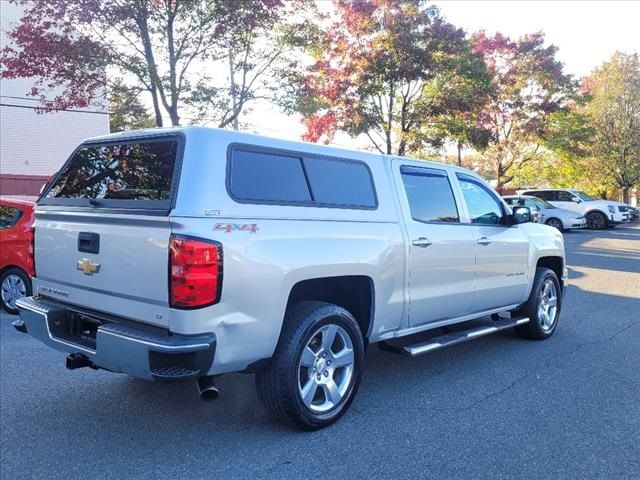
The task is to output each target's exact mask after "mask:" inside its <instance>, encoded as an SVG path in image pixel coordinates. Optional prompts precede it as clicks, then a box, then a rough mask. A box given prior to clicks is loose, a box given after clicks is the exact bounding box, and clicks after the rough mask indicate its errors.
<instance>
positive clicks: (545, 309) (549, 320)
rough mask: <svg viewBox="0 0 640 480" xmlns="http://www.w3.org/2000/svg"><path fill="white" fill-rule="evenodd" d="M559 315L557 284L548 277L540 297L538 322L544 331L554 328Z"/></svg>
mask: <svg viewBox="0 0 640 480" xmlns="http://www.w3.org/2000/svg"><path fill="white" fill-rule="evenodd" d="M557 316H558V291H557V289H556V284H555V283H554V282H553V280H551V279H550V278H548V279H547V280H545V282H544V284H543V285H542V288H541V289H540V295H539V297H538V323H539V325H540V328H541V329H542V330H543V331H544V332H549V331H551V330H552V329H553V326H554V325H555V323H556V319H557Z"/></svg>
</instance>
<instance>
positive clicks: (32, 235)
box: [27, 227, 36, 277]
mask: <svg viewBox="0 0 640 480" xmlns="http://www.w3.org/2000/svg"><path fill="white" fill-rule="evenodd" d="M35 244H36V227H31V228H30V229H29V247H28V248H27V254H28V255H27V265H28V266H29V269H30V270H31V272H29V274H30V275H32V276H34V277H35V276H36V245H35Z"/></svg>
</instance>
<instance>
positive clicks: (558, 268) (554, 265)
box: [536, 255, 564, 290]
mask: <svg viewBox="0 0 640 480" xmlns="http://www.w3.org/2000/svg"><path fill="white" fill-rule="evenodd" d="M540 267H544V268H549V269H551V270H553V272H554V273H555V274H556V276H557V277H558V282H560V288H561V289H562V290H564V280H563V278H562V275H563V272H564V259H563V258H562V257H560V256H552V255H550V256H544V257H540V258H538V261H537V262H536V268H540Z"/></svg>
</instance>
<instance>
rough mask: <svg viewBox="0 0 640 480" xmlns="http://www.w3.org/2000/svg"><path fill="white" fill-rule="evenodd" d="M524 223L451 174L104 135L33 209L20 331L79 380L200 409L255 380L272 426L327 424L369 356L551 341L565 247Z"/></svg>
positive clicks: (433, 167)
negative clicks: (99, 377) (167, 395)
mask: <svg viewBox="0 0 640 480" xmlns="http://www.w3.org/2000/svg"><path fill="white" fill-rule="evenodd" d="M529 220H530V211H529V209H528V208H526V207H525V208H523V207H514V210H513V211H512V210H511V209H510V208H509V207H508V206H507V205H506V204H505V203H504V201H503V200H502V199H501V198H500V197H499V196H498V195H497V194H496V193H495V192H494V191H493V190H492V189H491V188H490V187H488V186H487V184H486V183H485V182H484V181H483V180H482V179H481V178H480V177H479V176H478V175H476V174H475V173H473V172H471V171H468V170H465V169H462V168H458V167H454V166H450V165H444V164H440V163H433V162H427V161H419V160H412V159H408V158H400V157H393V156H386V155H380V154H375V153H370V152H360V151H351V150H346V149H338V148H332V147H326V146H320V145H315V144H306V143H300V142H291V141H285V140H277V139H272V138H267V137H262V136H256V135H250V134H245V133H239V132H233V131H226V130H216V129H209V128H202V127H184V128H171V129H151V130H141V131H132V132H127V133H121V134H114V135H108V136H104V137H99V138H93V139H90V140H87V141H85V142H83V143H82V144H81V145H80V146H78V148H77V149H76V150H75V151H74V152H73V154H72V155H71V157H70V158H69V160H68V161H67V163H66V164H65V165H64V167H63V168H62V169H61V171H60V172H59V173H58V174H57V176H56V177H55V178H54V179H53V180H52V181H51V182H50V184H49V185H48V186H47V187H46V189H45V190H44V191H43V193H42V195H41V196H40V198H39V200H38V202H37V206H36V227H35V265H36V275H35V278H34V279H33V282H34V287H33V288H34V290H33V293H34V294H33V296H31V297H26V298H23V299H21V300H19V301H18V302H17V306H18V308H19V309H20V319H19V320H16V321H15V322H14V326H15V327H16V329H18V330H19V331H22V332H25V333H28V334H30V335H32V336H33V337H35V338H37V339H39V340H41V341H42V342H44V343H45V344H47V345H49V346H51V347H53V348H55V349H57V350H60V351H62V352H65V353H67V354H68V356H67V360H66V361H67V367H68V368H70V369H75V368H79V367H92V368H101V369H106V370H110V371H113V372H122V373H126V374H128V375H132V376H135V377H139V378H143V379H150V380H158V381H169V380H189V379H190V380H192V381H194V382H195V383H197V385H198V387H199V389H200V392H201V395H202V397H203V398H205V399H211V398H215V397H216V396H217V393H218V392H217V389H216V386H215V383H214V378H215V376H218V375H222V374H226V373H231V372H245V373H254V374H255V375H256V384H257V389H258V393H259V397H260V399H261V401H262V403H263V404H264V405H265V406H266V408H267V410H268V411H269V412H270V413H271V414H272V415H273V416H274V417H276V418H278V419H280V420H282V421H284V422H287V423H289V424H293V425H295V426H298V427H301V428H306V429H317V428H321V427H324V426H327V425H329V424H331V423H332V422H335V421H336V420H337V419H338V418H340V417H341V416H342V415H343V414H344V413H345V412H346V411H347V409H348V408H349V406H350V404H351V403H352V401H353V399H354V397H355V395H356V392H357V390H358V385H359V383H360V378H361V375H362V371H363V368H364V356H365V350H366V349H367V348H368V346H370V345H371V344H373V343H378V344H379V346H380V347H381V348H383V349H385V350H388V351H390V352H394V353H400V354H404V355H409V356H416V355H421V354H424V353H427V352H431V351H433V350H436V349H439V348H443V347H447V346H450V345H455V344H457V343H460V342H464V341H467V340H471V339H475V338H478V337H481V336H483V335H486V334H489V333H493V332H497V331H500V330H503V329H506V328H515V331H516V332H517V333H518V334H519V335H521V336H523V337H526V338H530V339H536V340H541V339H546V338H548V337H550V336H551V335H552V334H553V332H554V331H555V329H556V327H557V325H558V319H559V315H560V309H561V305H562V299H563V292H564V286H565V281H566V278H567V269H566V265H565V253H564V244H563V238H562V235H561V234H560V232H558V231H557V230H556V229H554V228H551V227H549V226H547V225H540V224H534V223H531V222H529ZM417 333H421V334H422V335H421V336H420V339H417V338H416V336H415V335H414V334H417ZM425 337H426V339H425Z"/></svg>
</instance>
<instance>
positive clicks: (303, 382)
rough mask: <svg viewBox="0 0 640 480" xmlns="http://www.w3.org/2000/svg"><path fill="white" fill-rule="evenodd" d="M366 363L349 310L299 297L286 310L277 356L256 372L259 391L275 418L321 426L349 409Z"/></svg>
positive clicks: (354, 321)
mask: <svg viewBox="0 0 640 480" xmlns="http://www.w3.org/2000/svg"><path fill="white" fill-rule="evenodd" d="M363 363H364V341H363V337H362V333H361V332H360V328H359V326H358V323H357V322H356V320H355V319H354V318H353V316H352V315H351V314H350V313H349V312H348V311H347V310H345V309H344V308H342V307H339V306H337V305H332V304H329V303H324V302H311V301H307V302H300V303H298V304H295V305H293V306H292V307H291V308H289V309H288V311H287V313H286V316H285V324H284V328H283V331H282V334H281V336H280V341H279V342H278V347H277V349H276V352H275V354H274V357H273V359H272V360H271V363H270V364H269V366H267V368H266V369H265V370H264V371H262V372H260V373H258V374H257V376H256V386H257V388H258V396H259V397H260V400H261V401H262V403H263V404H264V406H265V407H266V409H267V411H268V412H269V413H270V414H271V415H272V416H273V417H274V418H276V419H277V420H280V421H283V422H285V423H288V424H290V425H293V426H297V427H300V428H304V429H307V430H316V429H319V428H323V427H326V426H328V425H330V424H332V423H333V422H335V421H336V420H338V419H339V418H340V417H341V416H342V415H344V413H345V412H346V411H347V410H348V408H349V406H350V405H351V402H352V401H353V398H354V396H355V394H356V392H357V390H358V386H359V384H360V377H361V374H362V367H363Z"/></svg>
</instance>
